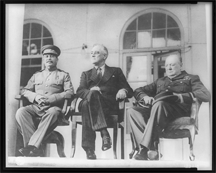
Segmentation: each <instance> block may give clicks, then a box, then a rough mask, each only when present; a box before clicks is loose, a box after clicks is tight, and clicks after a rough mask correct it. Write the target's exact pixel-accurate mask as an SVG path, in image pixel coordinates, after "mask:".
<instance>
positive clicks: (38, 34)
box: [20, 20, 53, 86]
mask: <svg viewBox="0 0 216 173" xmlns="http://www.w3.org/2000/svg"><path fill="white" fill-rule="evenodd" d="M47 44H53V38H52V35H51V33H50V31H49V30H48V29H47V27H46V26H45V24H43V23H42V22H40V21H35V20H30V21H25V23H24V26H23V44H22V68H21V80H20V85H21V86H25V85H26V84H27V82H28V80H29V79H30V77H31V76H32V75H33V74H34V73H35V72H36V71H38V70H41V68H42V55H41V47H42V46H44V45H47Z"/></svg>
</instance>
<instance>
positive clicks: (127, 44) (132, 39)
mask: <svg viewBox="0 0 216 173" xmlns="http://www.w3.org/2000/svg"><path fill="white" fill-rule="evenodd" d="M134 48H136V32H125V34H124V40H123V49H134Z"/></svg>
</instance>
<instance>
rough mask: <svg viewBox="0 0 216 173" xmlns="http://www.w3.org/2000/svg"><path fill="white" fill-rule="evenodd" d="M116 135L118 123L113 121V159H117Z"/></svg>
mask: <svg viewBox="0 0 216 173" xmlns="http://www.w3.org/2000/svg"><path fill="white" fill-rule="evenodd" d="M117 136H118V123H117V122H115V124H114V128H113V154H114V159H117V154H116V147H117Z"/></svg>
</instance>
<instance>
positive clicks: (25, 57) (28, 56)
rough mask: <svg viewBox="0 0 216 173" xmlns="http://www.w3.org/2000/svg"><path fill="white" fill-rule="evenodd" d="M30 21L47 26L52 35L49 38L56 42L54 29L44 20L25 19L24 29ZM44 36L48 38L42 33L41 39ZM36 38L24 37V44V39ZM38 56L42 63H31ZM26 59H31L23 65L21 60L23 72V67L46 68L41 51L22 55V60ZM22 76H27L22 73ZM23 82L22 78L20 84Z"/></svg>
mask: <svg viewBox="0 0 216 173" xmlns="http://www.w3.org/2000/svg"><path fill="white" fill-rule="evenodd" d="M28 23H36V24H40V25H41V26H42V27H45V28H46V29H47V30H48V31H49V32H50V34H51V36H50V37H47V38H52V41H53V44H54V43H55V39H54V38H55V37H54V34H53V32H52V29H51V28H50V27H49V26H48V25H47V24H46V23H44V22H42V21H40V20H36V19H27V20H24V22H23V29H24V25H25V24H28ZM30 29H31V28H30ZM30 32H31V30H29V34H30ZM41 32H42V31H41ZM43 38H46V37H43V35H41V37H40V41H42V39H43ZM34 39H35V38H33V39H31V38H30V37H29V38H26V39H24V38H22V44H23V41H24V40H34ZM36 39H37V38H36ZM22 46H23V45H22ZM36 58H39V59H41V63H40V64H32V63H31V61H32V60H33V59H36ZM25 59H29V60H30V64H27V65H22V62H21V69H20V70H21V73H22V69H25V68H27V69H31V68H38V69H39V70H42V69H43V68H44V66H43V64H44V60H43V56H42V54H41V52H39V54H37V55H31V54H30V55H22V58H21V61H22V60H25ZM33 72H34V70H33ZM22 77H25V76H22V74H21V78H22ZM26 80H27V81H28V80H29V79H26ZM21 84H22V79H20V85H21ZM26 84H27V83H26Z"/></svg>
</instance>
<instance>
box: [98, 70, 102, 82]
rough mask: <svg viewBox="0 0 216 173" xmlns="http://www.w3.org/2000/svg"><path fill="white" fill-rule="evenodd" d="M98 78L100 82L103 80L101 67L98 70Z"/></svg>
mask: <svg viewBox="0 0 216 173" xmlns="http://www.w3.org/2000/svg"><path fill="white" fill-rule="evenodd" d="M97 78H98V80H99V81H100V80H101V78H102V69H101V68H100V67H99V68H98V69H97Z"/></svg>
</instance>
